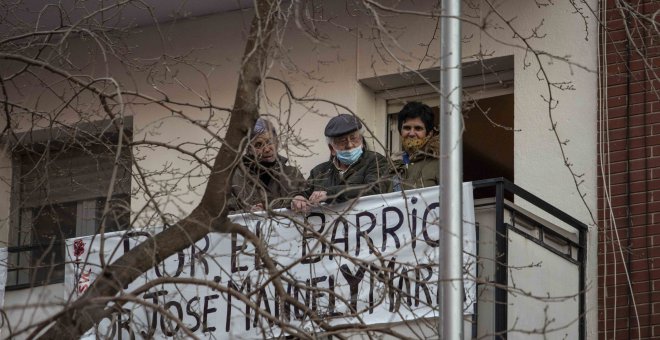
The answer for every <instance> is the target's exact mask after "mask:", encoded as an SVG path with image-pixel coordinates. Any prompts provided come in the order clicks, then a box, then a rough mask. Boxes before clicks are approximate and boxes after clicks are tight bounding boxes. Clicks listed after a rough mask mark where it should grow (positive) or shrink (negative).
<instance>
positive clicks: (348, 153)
mask: <svg viewBox="0 0 660 340" xmlns="http://www.w3.org/2000/svg"><path fill="white" fill-rule="evenodd" d="M360 156H362V145H360V146H358V147H356V148H353V149H350V150H342V151H337V159H338V160H339V161H340V162H342V163H343V164H345V165H352V164H353V163H355V162H357V160H358V159H360Z"/></svg>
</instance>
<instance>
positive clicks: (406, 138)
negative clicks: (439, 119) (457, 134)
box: [392, 102, 440, 191]
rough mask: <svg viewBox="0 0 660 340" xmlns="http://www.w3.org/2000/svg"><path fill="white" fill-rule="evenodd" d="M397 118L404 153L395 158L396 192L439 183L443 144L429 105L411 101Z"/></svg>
mask: <svg viewBox="0 0 660 340" xmlns="http://www.w3.org/2000/svg"><path fill="white" fill-rule="evenodd" d="M397 120H398V128H399V134H400V135H401V146H402V149H403V152H402V153H401V154H400V155H398V157H396V158H398V159H395V160H394V168H393V172H394V174H393V177H392V178H393V179H392V189H393V191H401V190H406V189H414V188H423V187H429V186H434V185H438V183H439V182H440V180H439V169H438V167H439V164H438V163H439V160H438V154H439V151H440V145H439V141H438V136H437V134H436V127H435V124H434V121H433V111H432V110H431V108H430V107H429V106H428V105H425V104H422V103H420V102H409V103H407V104H406V105H405V106H404V107H403V109H401V111H399V114H398V117H397Z"/></svg>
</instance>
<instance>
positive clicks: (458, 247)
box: [438, 0, 464, 340]
mask: <svg viewBox="0 0 660 340" xmlns="http://www.w3.org/2000/svg"><path fill="white" fill-rule="evenodd" d="M460 15H461V2H460V0H442V15H441V17H440V214H441V215H440V216H441V217H440V223H441V224H440V227H441V228H440V230H441V232H440V250H439V251H440V256H439V261H440V263H439V264H440V282H439V285H438V287H439V289H440V306H441V308H440V320H439V322H438V328H439V329H438V331H439V334H440V336H441V338H442V339H446V340H457V339H463V294H464V292H463V204H462V203H463V199H462V196H463V193H462V186H463V141H462V132H463V126H462V117H461V91H462V84H461V77H462V76H461V22H460V20H459V19H458V18H459V17H460Z"/></svg>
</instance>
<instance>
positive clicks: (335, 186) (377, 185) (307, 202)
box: [291, 114, 389, 212]
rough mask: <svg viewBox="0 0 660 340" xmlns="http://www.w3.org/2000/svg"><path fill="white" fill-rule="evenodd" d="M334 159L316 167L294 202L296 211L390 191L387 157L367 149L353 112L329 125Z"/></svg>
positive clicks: (328, 138) (326, 131) (359, 123)
mask: <svg viewBox="0 0 660 340" xmlns="http://www.w3.org/2000/svg"><path fill="white" fill-rule="evenodd" d="M325 136H326V140H327V142H328V148H329V149H330V160H329V161H327V162H324V163H321V164H319V165H317V166H316V167H314V169H312V171H311V173H310V175H309V178H308V179H307V189H306V190H305V191H302V192H300V193H299V194H298V195H296V196H295V197H294V199H293V201H292V202H291V209H293V210H294V211H303V212H306V211H308V210H309V208H310V207H311V206H313V205H318V204H319V203H321V202H327V203H335V202H344V201H346V200H349V199H352V198H356V197H360V196H367V195H374V194H379V193H383V192H387V186H388V185H387V181H385V180H384V179H381V177H383V176H387V175H388V171H389V170H388V166H387V159H386V158H385V157H384V156H383V155H381V154H379V153H376V152H373V151H369V150H367V147H366V144H365V141H364V136H363V129H362V123H361V122H360V121H359V120H358V119H357V118H356V117H355V116H352V115H349V114H341V115H338V116H336V117H333V118H332V119H330V121H329V122H328V124H327V125H326V127H325Z"/></svg>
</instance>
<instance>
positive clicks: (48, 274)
mask: <svg viewBox="0 0 660 340" xmlns="http://www.w3.org/2000/svg"><path fill="white" fill-rule="evenodd" d="M7 253H8V259H7V262H8V263H7V283H6V287H5V289H6V290H8V291H11V290H19V289H25V288H30V287H36V286H41V285H45V284H53V283H61V282H63V281H64V242H52V243H49V244H33V245H27V246H18V247H9V248H8V249H7Z"/></svg>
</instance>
